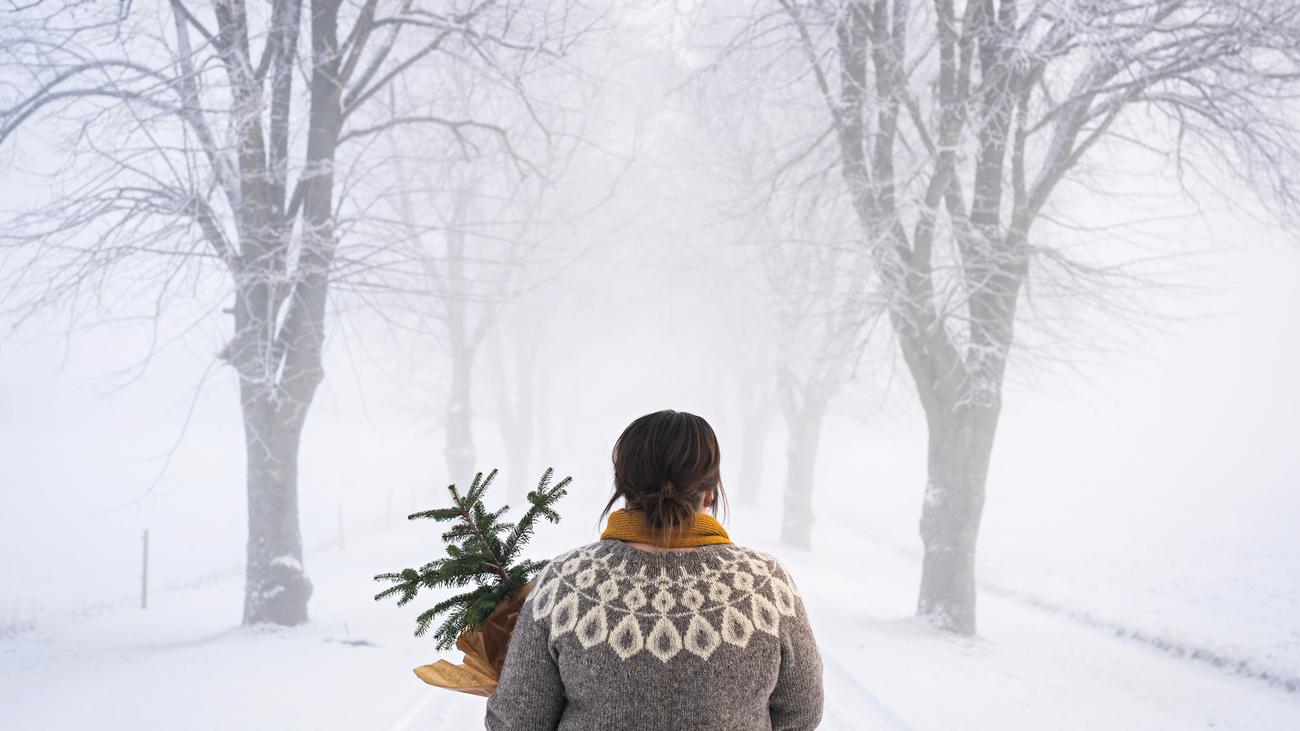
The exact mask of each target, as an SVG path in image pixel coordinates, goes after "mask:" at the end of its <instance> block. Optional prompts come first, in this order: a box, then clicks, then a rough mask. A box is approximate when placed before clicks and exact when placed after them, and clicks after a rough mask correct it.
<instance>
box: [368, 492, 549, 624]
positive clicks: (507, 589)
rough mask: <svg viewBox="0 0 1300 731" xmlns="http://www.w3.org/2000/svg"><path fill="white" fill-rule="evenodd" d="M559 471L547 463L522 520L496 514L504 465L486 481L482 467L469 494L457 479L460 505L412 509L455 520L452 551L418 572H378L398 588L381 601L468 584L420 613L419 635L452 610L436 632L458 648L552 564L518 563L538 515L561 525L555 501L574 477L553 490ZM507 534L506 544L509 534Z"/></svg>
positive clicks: (402, 601)
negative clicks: (490, 493)
mask: <svg viewBox="0 0 1300 731" xmlns="http://www.w3.org/2000/svg"><path fill="white" fill-rule="evenodd" d="M553 473H554V468H549V467H548V468H547V469H546V472H545V473H544V474H543V475H542V479H541V481H540V482H539V483H538V485H537V489H536V490H534V491H532V492H529V493H528V502H529V503H530V507H529V508H528V510H527V511H526V512H525V513H524V515H523V516H522V517H521V518H520V519H519V521H518V522H510V521H505V520H502V518H503V517H504V516H505V514H506V511H507V510H509V506H508V505H503V506H502V507H501V508H499V509H497V510H494V511H489V510H488V509H487V507H486V506H485V505H484V503H483V495H484V493H485V492H486V491H487V488H488V487H489V486H490V485H491V484H492V481H493V479H495V477H496V475H497V470H495V469H494V470H492V471H491V472H489V473H488V474H487V477H486V478H484V475H483V473H482V472H479V473H477V474H476V475H475V476H474V480H473V481H472V482H471V483H470V486H469V489H468V490H467V491H466V492H465V494H464V495H461V494H460V492H459V491H458V490H457V489H456V485H455V484H451V485H448V486H447V491H448V493H449V494H450V495H451V501H452V506H451V507H445V508H434V509H432V510H423V511H420V512H416V513H411V514H410V515H408V516H407V518H408V519H409V520H417V519H422V518H427V519H430V520H434V521H437V522H442V523H446V522H453V525H452V526H451V527H450V528H448V530H446V531H445V532H443V533H442V540H443V543H444V544H445V546H444V548H445V549H446V551H447V556H446V557H445V558H439V559H435V560H433V561H430V562H428V563H426V564H424V565H423V566H421V567H420V568H419V569H418V570H417V569H403V570H402V571H400V572H395V573H383V574H378V575H376V576H375V577H374V578H375V580H376V581H388V582H392V583H393V586H390V587H388V588H387V589H384V590H383V591H381V592H379V593H378V594H376V595H375V600H376V601H378V600H381V599H383V598H385V597H389V596H394V595H396V596H397V597H398V599H397V606H399V607H400V606H404V605H406V604H407V603H409V602H411V601H412V600H414V599H415V598H416V596H418V595H419V592H420V590H421V589H441V588H449V587H465V586H467V585H470V584H473V585H474V588H473V589H471V590H469V591H463V592H460V593H458V594H455V595H453V596H450V597H447V598H445V599H443V600H442V601H439V602H438V603H437V604H435V605H434V606H433V607H432V608H430V609H428V610H425V611H424V612H422V613H421V614H420V615H419V616H418V617H417V618H416V630H415V636H416V637H422V636H423V635H425V634H426V633H427V632H428V630H429V628H430V626H432V624H433V621H434V620H435V619H436V618H437V617H438V616H439V615H441V614H446V616H445V617H444V619H443V621H442V622H441V624H439V625H438V627H437V629H436V630H435V631H434V635H435V637H436V638H437V640H438V648H439V649H447V648H450V647H452V646H453V645H455V643H456V640H457V639H458V638H459V637H460V635H461V634H462V633H463V632H464V631H465V630H466V629H469V628H472V627H480V626H482V624H483V622H485V621H486V620H487V618H488V617H489V616H490V615H491V614H492V611H493V610H494V609H495V608H496V607H497V605H498V604H500V603H501V602H502V601H503V600H505V599H506V598H508V597H509V596H510V595H511V594H513V593H515V592H516V591H518V590H519V589H520V588H522V587H523V586H524V585H525V584H527V583H528V582H529V580H530V579H531V577H533V576H535V575H536V574H537V572H539V571H541V570H542V569H544V568H545V567H546V566H547V564H548V563H549V562H548V561H536V560H529V559H525V560H522V561H519V562H518V563H515V560H516V556H517V554H518V553H519V549H520V548H521V547H523V546H524V545H525V544H526V543H527V542H528V540H529V539H530V538H531V537H532V532H533V530H534V528H535V525H536V522H537V518H538V516H541V517H545V518H546V519H547V520H549V521H550V522H552V523H558V522H559V520H560V515H559V513H557V512H556V511H555V509H554V507H553V506H554V505H555V503H556V502H558V501H559V499H560V498H562V497H564V495H565V487H566V486H567V485H568V484H569V483H570V482H571V481H572V480H573V478H572V477H566V478H564V479H563V480H561V481H560V482H559V483H558V484H556V485H555V486H553V487H548V483H549V482H550V479H551V476H552V474H553ZM503 533H505V534H507V535H506V537H505V539H504V541H503V540H502V538H501V535H502V534H503Z"/></svg>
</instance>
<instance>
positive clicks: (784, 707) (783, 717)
mask: <svg viewBox="0 0 1300 731" xmlns="http://www.w3.org/2000/svg"><path fill="white" fill-rule="evenodd" d="M777 569H778V571H777V576H778V577H779V578H781V579H784V580H785V581H786V582H787V583H788V584H789V585H790V588H791V590H792V592H793V594H794V606H795V614H794V616H790V617H783V618H782V621H781V668H780V671H779V673H778V675H777V680H776V688H775V689H773V691H772V695H771V696H770V697H769V698H768V704H767V707H768V713H769V715H770V716H771V719H772V731H805V730H807V729H815V728H817V724H819V723H821V720H822V705H823V702H824V696H823V691H822V656H821V651H820V650H819V649H818V647H817V640H816V639H815V638H814V637H813V633H812V625H811V624H810V623H809V621H808V612H807V609H806V608H805V607H804V603H803V599H802V597H800V596H799V593H798V591H797V590H795V585H794V581H793V580H792V579H791V578H790V575H789V573H788V572H787V571H786V569H785V567H784V566H782V565H780V564H779V563H778V564H777Z"/></svg>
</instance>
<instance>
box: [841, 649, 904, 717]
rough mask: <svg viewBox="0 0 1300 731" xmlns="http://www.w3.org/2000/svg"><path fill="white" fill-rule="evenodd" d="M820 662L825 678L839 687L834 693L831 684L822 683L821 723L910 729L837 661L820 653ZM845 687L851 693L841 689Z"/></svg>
mask: <svg viewBox="0 0 1300 731" xmlns="http://www.w3.org/2000/svg"><path fill="white" fill-rule="evenodd" d="M822 665H823V667H824V669H825V670H828V671H830V672H829V675H830V678H827V680H832V679H833V681H834V685H836V686H839V687H838V688H836V690H837V691H838V692H831V689H832V687H833V686H832V683H829V682H828V683H826V684H825V685H826V686H827V692H826V708H825V717H824V718H823V719H822V720H823V723H825V722H828V721H829V722H834V723H835V724H836V725H835V726H834V728H845V729H896V730H897V731H912V727H911V726H910V725H908V723H907V722H906V721H904V720H903V719H902V718H900V717H899V715H898V714H897V713H894V711H893V709H891V708H890V707H889V706H888V705H887V704H886V703H885V702H884V701H882V700H881V699H880V696H878V695H876V694H875V693H873V692H871V690H870V689H869V688H867V686H865V685H863V684H862V683H860V682H859V681H858V680H857V678H855V677H853V675H852V674H851V673H850V672H849V671H847V670H845V669H844V666H843V665H842V664H840V662H839V661H838V660H836V659H835V658H833V657H830V656H828V655H827V654H826V653H825V652H823V653H822ZM848 689H852V691H853V692H851V693H850V692H845V691H846V690H848Z"/></svg>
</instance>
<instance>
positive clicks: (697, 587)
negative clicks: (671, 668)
mask: <svg viewBox="0 0 1300 731" xmlns="http://www.w3.org/2000/svg"><path fill="white" fill-rule="evenodd" d="M711 548H715V549H717V550H710V551H708V552H707V553H706V552H703V551H701V552H700V555H699V561H698V564H697V565H695V566H689V567H688V566H685V565H680V564H676V565H673V566H658V567H655V566H648V565H644V564H643V565H640V566H638V567H636V570H635V571H633V570H632V568H631V567H630V566H629V562H628V560H627V559H626V558H625V557H620V556H617V555H615V553H616V552H615V551H614V550H612V549H611V548H610V547H609V546H602V545H601V544H600V543H594V544H589V545H587V546H582V547H580V548H576V549H573V550H571V551H568V552H566V553H563V554H560V555H559V556H557V557H555V558H554V559H553V560H552V561H551V563H550V564H549V565H548V566H547V568H546V570H545V572H544V576H543V580H542V582H541V585H540V586H537V587H536V588H534V590H533V591H532V592H530V593H529V595H528V596H527V597H526V601H527V602H528V603H529V604H531V606H532V615H531V616H532V617H533V619H534V621H538V622H540V621H542V620H544V619H547V618H549V619H550V620H551V636H552V637H558V636H561V635H564V634H565V633H567V632H570V631H572V632H573V633H574V635H575V637H576V638H577V640H578V641H579V642H580V643H581V644H582V646H583V647H585V648H592V647H594V646H596V645H598V644H600V643H602V642H604V643H608V644H609V646H610V647H611V648H613V650H614V653H615V654H617V655H618V657H619V658H621V659H623V660H628V659H629V658H631V657H633V656H635V655H636V654H637V653H639V652H641V651H642V650H645V651H647V652H649V653H650V654H652V655H653V656H654V657H656V658H658V659H659V660H660V661H662V662H664V663H667V662H668V661H669V660H671V659H672V658H673V657H675V656H677V655H678V654H679V653H680V652H682V651H683V650H685V651H687V652H690V653H692V654H693V655H696V656H698V657H700V658H702V659H706V660H707V659H708V658H709V656H710V655H712V654H713V652H714V651H715V650H717V649H718V648H719V647H720V646H721V645H722V643H724V642H725V643H728V644H731V645H734V646H736V647H745V646H746V645H748V644H749V642H750V639H751V638H752V637H753V636H754V633H755V632H756V631H757V632H763V633H766V634H769V635H772V636H773V637H779V636H780V629H781V618H782V617H792V616H794V615H795V612H796V608H795V588H794V585H793V584H792V583H791V581H790V579H789V577H788V574H787V573H786V572H785V571H784V570H783V569H782V567H781V566H780V563H779V562H778V561H777V560H776V558H775V557H773V556H771V555H769V554H766V553H763V552H761V551H756V550H753V549H748V548H741V547H738V546H735V545H734V544H721V545H717V546H713V547H711ZM632 550H637V549H632ZM584 600H585V601H584ZM584 606H585V607H586V608H585V609H584ZM580 615H581V616H580ZM643 621H644V623H643Z"/></svg>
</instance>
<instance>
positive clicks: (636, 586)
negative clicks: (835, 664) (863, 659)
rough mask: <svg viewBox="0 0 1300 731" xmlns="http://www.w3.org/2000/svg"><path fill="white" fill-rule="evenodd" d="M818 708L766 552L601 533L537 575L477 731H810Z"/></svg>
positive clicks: (806, 645)
mask: <svg viewBox="0 0 1300 731" xmlns="http://www.w3.org/2000/svg"><path fill="white" fill-rule="evenodd" d="M822 700H823V698H822V662H821V655H820V654H819V652H818V648H817V644H816V642H815V640H814V638H813V635H812V631H811V628H810V627H809V624H808V617H807V613H806V611H805V609H804V605H803V601H802V600H801V598H800V597H799V595H798V593H797V591H796V589H795V585H794V582H793V581H792V579H791V578H790V575H789V573H788V572H787V571H786V570H785V568H784V566H782V565H781V563H780V562H779V561H777V559H776V558H775V557H773V556H771V555H769V554H766V553H763V552H761V551H757V550H755V549H751V548H746V547H742V546H737V545H735V544H732V543H722V544H714V545H705V546H701V547H699V548H697V549H695V550H692V551H665V552H648V551H643V550H640V549H638V548H635V547H633V546H631V545H629V544H628V543H627V542H624V541H622V540H617V539H611V538H606V539H603V540H600V541H597V542H594V543H590V544H587V545H585V546H580V547H578V548H575V549H573V550H570V551H567V552H565V553H563V554H561V555H559V556H557V557H556V558H555V559H553V560H552V561H551V562H550V563H549V564H548V565H547V567H546V569H545V570H544V571H543V572H542V573H541V574H540V575H539V576H538V578H537V582H536V584H535V585H534V588H533V590H532V592H531V593H530V594H529V595H528V597H527V598H526V600H525V602H524V605H523V607H522V608H521V610H520V613H519V618H518V620H517V624H516V625H515V629H514V634H513V635H512V638H511V641H510V647H509V650H508V652H507V655H506V660H505V666H504V668H503V669H502V672H501V678H500V683H499V685H498V687H497V691H496V693H495V694H494V695H492V696H491V697H490V698H489V699H488V703H487V728H488V729H489V730H491V731H514V730H516V729H565V730H570V729H572V730H586V729H625V728H626V729H631V728H636V729H642V730H645V731H654V730H656V729H692V728H700V729H705V728H707V729H737V730H741V729H743V730H746V731H749V730H752V729H812V728H816V726H817V724H818V722H819V721H820V720H821V715H822Z"/></svg>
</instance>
